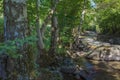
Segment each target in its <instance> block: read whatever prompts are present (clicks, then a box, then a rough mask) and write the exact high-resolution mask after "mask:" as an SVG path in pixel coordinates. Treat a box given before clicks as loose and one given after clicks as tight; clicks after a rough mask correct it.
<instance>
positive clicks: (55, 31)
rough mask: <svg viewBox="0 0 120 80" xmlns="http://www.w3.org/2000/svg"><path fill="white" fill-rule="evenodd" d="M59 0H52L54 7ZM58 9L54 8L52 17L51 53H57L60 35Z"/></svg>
mask: <svg viewBox="0 0 120 80" xmlns="http://www.w3.org/2000/svg"><path fill="white" fill-rule="evenodd" d="M57 2H58V0H52V1H51V4H52V9H55V7H56V3H57ZM56 13H57V12H56V10H54V12H53V15H52V18H51V27H52V30H51V45H50V53H51V54H53V55H54V54H55V53H56V51H55V50H56V47H57V37H58V21H57V16H56Z"/></svg>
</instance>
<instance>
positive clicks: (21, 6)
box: [3, 0, 30, 80]
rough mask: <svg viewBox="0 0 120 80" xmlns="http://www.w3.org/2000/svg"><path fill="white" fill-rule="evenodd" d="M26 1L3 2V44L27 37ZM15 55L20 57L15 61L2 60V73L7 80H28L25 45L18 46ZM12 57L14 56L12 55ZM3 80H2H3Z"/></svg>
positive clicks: (8, 57)
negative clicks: (3, 72)
mask: <svg viewBox="0 0 120 80" xmlns="http://www.w3.org/2000/svg"><path fill="white" fill-rule="evenodd" d="M26 1H27V0H4V3H3V4H4V37H5V42H7V41H9V40H15V39H25V38H26V37H27V35H28V25H27V23H28V21H27V7H26ZM16 46H17V47H20V48H19V49H18V52H17V54H20V55H22V57H19V58H17V59H13V58H11V57H10V56H6V57H5V58H4V63H5V64H4V69H5V70H4V71H6V77H7V80H30V76H29V68H28V66H27V65H28V64H29V63H28V62H27V61H28V53H27V44H24V45H23V46H20V43H19V42H16ZM13 55H14V54H13ZM3 80H4V79H3Z"/></svg>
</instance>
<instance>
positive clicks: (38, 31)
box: [36, 0, 44, 52]
mask: <svg viewBox="0 0 120 80" xmlns="http://www.w3.org/2000/svg"><path fill="white" fill-rule="evenodd" d="M39 6H40V3H39V0H36V9H37V14H36V15H37V18H36V29H37V38H38V41H37V42H38V47H39V48H38V49H39V52H41V51H40V50H43V49H44V43H43V38H42V34H41V31H40V23H39V22H40V21H39Z"/></svg>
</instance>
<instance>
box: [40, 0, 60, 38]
mask: <svg viewBox="0 0 120 80" xmlns="http://www.w3.org/2000/svg"><path fill="white" fill-rule="evenodd" d="M58 3H59V1H57V3H55V5H57V4H58ZM55 9H56V6H55V7H54V8H52V9H51V10H50V11H49V13H48V16H47V17H46V18H45V20H44V22H43V24H42V26H41V29H40V30H41V34H42V38H43V37H44V32H45V29H46V25H47V24H48V22H49V21H50V19H51V18H52V15H53V12H55Z"/></svg>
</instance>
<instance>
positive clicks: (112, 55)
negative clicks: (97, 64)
mask: <svg viewBox="0 0 120 80" xmlns="http://www.w3.org/2000/svg"><path fill="white" fill-rule="evenodd" d="M86 57H87V58H90V59H96V60H112V61H113V60H116V61H120V46H119V45H114V46H109V47H105V46H103V47H100V48H97V49H96V50H93V51H91V52H90V53H89V54H88V55H87V56H86Z"/></svg>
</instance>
